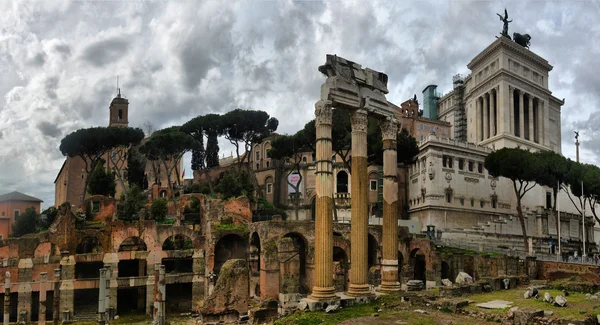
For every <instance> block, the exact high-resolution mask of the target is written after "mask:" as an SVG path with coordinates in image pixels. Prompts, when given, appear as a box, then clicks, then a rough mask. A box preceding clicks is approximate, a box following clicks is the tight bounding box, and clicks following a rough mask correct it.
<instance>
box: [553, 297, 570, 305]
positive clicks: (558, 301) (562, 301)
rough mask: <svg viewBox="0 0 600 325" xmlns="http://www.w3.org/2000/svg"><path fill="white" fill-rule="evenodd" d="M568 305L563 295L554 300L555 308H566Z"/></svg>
mask: <svg viewBox="0 0 600 325" xmlns="http://www.w3.org/2000/svg"><path fill="white" fill-rule="evenodd" d="M566 305H567V299H566V298H565V297H563V296H561V295H558V296H556V299H554V306H557V307H564V306H566Z"/></svg>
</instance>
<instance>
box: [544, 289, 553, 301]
mask: <svg viewBox="0 0 600 325" xmlns="http://www.w3.org/2000/svg"><path fill="white" fill-rule="evenodd" d="M544 302H547V303H553V302H554V299H553V298H552V295H550V293H548V292H546V293H544Z"/></svg>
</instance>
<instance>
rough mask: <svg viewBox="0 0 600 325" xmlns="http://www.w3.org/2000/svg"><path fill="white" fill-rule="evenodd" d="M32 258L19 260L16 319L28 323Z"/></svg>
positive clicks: (29, 318) (29, 316) (29, 317)
mask: <svg viewBox="0 0 600 325" xmlns="http://www.w3.org/2000/svg"><path fill="white" fill-rule="evenodd" d="M32 272H33V260H32V259H30V258H25V259H20V260H19V289H18V293H19V300H18V303H17V306H18V307H17V310H18V313H19V314H18V315H19V316H18V319H19V321H20V322H25V323H29V321H30V320H31V291H32V290H31V282H32V281H33V279H32Z"/></svg>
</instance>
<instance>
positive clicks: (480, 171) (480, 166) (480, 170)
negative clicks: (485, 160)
mask: <svg viewBox="0 0 600 325" xmlns="http://www.w3.org/2000/svg"><path fill="white" fill-rule="evenodd" d="M477 171H478V172H479V173H480V174H483V164H482V163H478V164H477Z"/></svg>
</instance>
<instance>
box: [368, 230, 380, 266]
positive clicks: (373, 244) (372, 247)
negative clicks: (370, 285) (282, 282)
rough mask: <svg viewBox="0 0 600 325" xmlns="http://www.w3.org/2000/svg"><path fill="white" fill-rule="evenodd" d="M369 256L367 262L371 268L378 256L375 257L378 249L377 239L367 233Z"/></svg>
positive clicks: (376, 262)
mask: <svg viewBox="0 0 600 325" xmlns="http://www.w3.org/2000/svg"><path fill="white" fill-rule="evenodd" d="M368 249H369V252H368V254H369V257H368V263H369V268H371V267H372V266H375V265H377V264H379V263H378V258H377V252H378V251H379V244H378V243H377V239H375V236H373V235H371V234H369V248H368Z"/></svg>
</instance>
